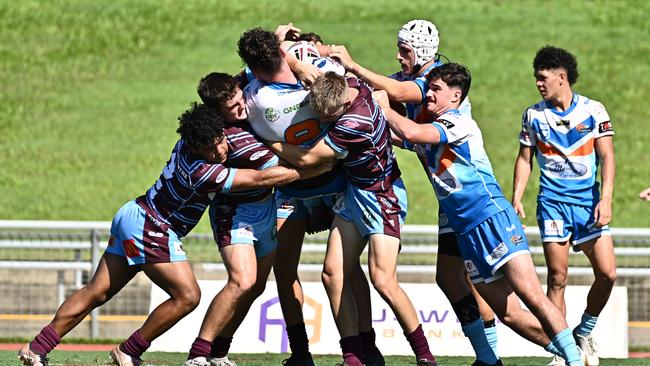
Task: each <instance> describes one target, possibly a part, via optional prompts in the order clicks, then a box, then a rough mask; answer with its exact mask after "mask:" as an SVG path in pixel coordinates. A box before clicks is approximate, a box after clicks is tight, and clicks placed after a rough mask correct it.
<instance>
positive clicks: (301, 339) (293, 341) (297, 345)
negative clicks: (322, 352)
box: [287, 323, 309, 359]
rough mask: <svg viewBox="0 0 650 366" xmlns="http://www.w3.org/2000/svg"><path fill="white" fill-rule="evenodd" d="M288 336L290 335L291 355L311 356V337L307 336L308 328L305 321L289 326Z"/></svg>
mask: <svg viewBox="0 0 650 366" xmlns="http://www.w3.org/2000/svg"><path fill="white" fill-rule="evenodd" d="M287 336H288V337H289V346H290V347H291V355H296V356H298V357H300V358H303V359H305V358H308V357H309V338H307V329H306V328H305V323H298V324H294V325H290V326H288V327H287Z"/></svg>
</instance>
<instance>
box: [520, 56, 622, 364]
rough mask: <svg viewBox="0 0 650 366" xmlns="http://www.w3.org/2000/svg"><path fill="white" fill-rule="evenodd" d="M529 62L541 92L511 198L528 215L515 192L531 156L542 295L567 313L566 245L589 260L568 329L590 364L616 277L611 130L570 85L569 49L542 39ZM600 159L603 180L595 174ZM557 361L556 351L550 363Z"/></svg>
mask: <svg viewBox="0 0 650 366" xmlns="http://www.w3.org/2000/svg"><path fill="white" fill-rule="evenodd" d="M533 69H534V76H535V80H536V82H535V84H536V86H537V89H538V90H539V93H540V94H541V96H542V98H543V100H542V101H541V102H539V103H537V104H535V105H533V106H531V107H529V108H527V109H526V111H525V112H524V114H523V117H522V129H521V133H520V134H519V142H520V145H519V146H520V148H519V155H518V156H517V159H516V161H515V168H514V185H513V192H512V205H513V206H514V208H515V211H516V212H517V213H518V214H519V215H520V216H521V217H522V218H525V217H526V213H525V211H524V206H523V204H522V203H521V199H522V197H523V195H524V191H525V189H526V183H527V182H528V178H529V177H530V173H531V170H532V167H533V156H536V157H537V162H538V164H539V167H540V171H541V175H540V187H539V195H538V196H537V224H538V226H539V231H540V234H541V236H542V240H543V242H544V257H545V258H546V267H547V268H548V276H547V285H548V289H547V296H548V297H549V299H551V301H553V303H554V304H555V305H557V306H558V307H559V308H560V310H561V311H562V313H563V314H565V315H566V311H567V309H566V304H565V302H564V289H565V287H566V285H567V278H568V272H567V271H568V261H569V249H570V248H573V250H574V251H580V250H581V251H582V252H583V253H584V254H585V255H586V256H587V258H588V259H589V262H590V263H591V267H592V268H593V271H594V282H593V284H592V285H591V289H590V290H589V295H588V296H587V307H586V308H585V309H584V312H583V313H582V319H581V321H580V324H578V326H577V327H576V328H575V329H574V330H573V336H574V337H575V339H576V342H577V343H578V346H580V348H581V349H582V350H583V351H584V352H585V354H586V355H587V362H588V364H589V365H598V364H599V360H598V352H597V348H596V342H595V341H594V338H593V337H592V335H591V332H592V330H593V329H594V327H595V326H596V322H597V320H598V315H599V314H600V312H601V311H602V310H603V308H604V307H605V305H606V304H607V300H608V299H609V295H610V293H611V291H612V288H613V287H614V282H615V281H616V257H615V255H614V245H613V243H612V237H611V233H610V231H609V227H608V226H607V224H609V222H610V220H611V217H612V194H613V190H614V176H615V169H616V162H615V160H614V145H613V141H612V136H613V135H614V130H613V128H612V123H611V121H610V118H609V114H608V113H607V111H606V110H605V107H604V106H603V105H602V104H601V103H600V102H597V101H595V100H593V99H589V98H587V97H585V96H583V95H580V94H578V93H576V92H575V91H573V85H574V84H575V82H576V81H577V79H578V63H577V62H576V59H575V57H574V56H573V55H572V54H571V53H569V52H568V51H566V50H564V49H562V48H557V47H553V46H545V47H542V48H541V49H539V50H538V51H537V54H536V55H535V59H534V61H533ZM599 163H600V164H602V167H601V169H600V173H601V184H599V183H598V181H597V180H596V175H597V170H598V165H599ZM599 186H600V187H599ZM599 188H601V189H600V190H599ZM563 364H564V360H562V359H560V358H559V357H555V358H554V359H553V361H551V363H549V365H563Z"/></svg>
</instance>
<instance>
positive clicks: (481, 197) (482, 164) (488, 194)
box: [404, 109, 511, 234]
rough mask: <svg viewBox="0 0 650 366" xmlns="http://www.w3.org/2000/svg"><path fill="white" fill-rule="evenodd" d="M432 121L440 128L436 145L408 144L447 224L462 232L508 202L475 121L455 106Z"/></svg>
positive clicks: (501, 208)
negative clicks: (436, 197)
mask: <svg viewBox="0 0 650 366" xmlns="http://www.w3.org/2000/svg"><path fill="white" fill-rule="evenodd" d="M433 125H434V126H435V127H436V128H437V129H438V131H439V132H440V143H439V144H438V145H412V144H407V143H405V144H404V145H405V146H404V147H405V148H408V149H411V150H414V151H415V152H416V153H417V155H418V158H419V159H420V160H421V162H422V165H423V166H425V167H426V168H427V173H428V176H429V180H430V182H431V184H432V185H433V188H434V190H435V192H436V195H437V196H438V200H439V202H440V207H441V208H442V211H443V212H444V213H445V214H446V216H447V219H448V222H449V225H450V226H451V228H452V229H454V231H455V232H456V233H458V234H463V233H466V232H467V231H469V230H471V229H472V228H474V227H476V226H477V225H478V224H480V223H481V222H483V221H485V220H486V219H487V218H488V217H490V216H493V215H495V214H496V213H499V212H501V211H504V210H505V209H507V208H508V207H511V206H510V203H509V202H508V201H507V200H506V199H505V198H504V196H503V193H502V192H501V188H500V187H499V184H498V183H497V181H496V179H495V178H494V174H493V172H492V166H491V165H490V160H489V159H488V157H487V154H486V152H485V149H484V148H483V137H482V134H481V130H480V129H479V128H478V125H477V124H476V122H475V121H474V120H473V119H471V118H469V117H467V116H465V115H463V114H461V113H460V112H459V111H458V110H456V109H454V110H449V111H447V112H445V113H444V114H443V115H442V116H440V117H439V118H438V119H437V120H436V121H434V122H433Z"/></svg>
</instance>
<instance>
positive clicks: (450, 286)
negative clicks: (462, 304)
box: [436, 271, 464, 296]
mask: <svg viewBox="0 0 650 366" xmlns="http://www.w3.org/2000/svg"><path fill="white" fill-rule="evenodd" d="M463 280H464V279H463V278H462V277H460V278H457V277H456V276H450V275H449V274H448V273H447V274H446V273H443V272H442V271H437V272H436V284H437V285H438V287H440V289H441V290H442V292H444V293H445V295H447V296H448V295H449V293H450V292H453V291H454V290H455V289H457V288H458V287H459V286H460V284H462V283H464V282H463Z"/></svg>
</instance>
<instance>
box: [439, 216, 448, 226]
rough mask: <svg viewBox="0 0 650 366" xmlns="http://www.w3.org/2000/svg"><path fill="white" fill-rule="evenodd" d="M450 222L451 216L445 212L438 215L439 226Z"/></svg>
mask: <svg viewBox="0 0 650 366" xmlns="http://www.w3.org/2000/svg"><path fill="white" fill-rule="evenodd" d="M448 224H449V218H447V215H446V214H444V213H440V215H438V226H445V225H448Z"/></svg>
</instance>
